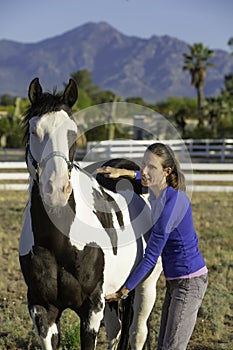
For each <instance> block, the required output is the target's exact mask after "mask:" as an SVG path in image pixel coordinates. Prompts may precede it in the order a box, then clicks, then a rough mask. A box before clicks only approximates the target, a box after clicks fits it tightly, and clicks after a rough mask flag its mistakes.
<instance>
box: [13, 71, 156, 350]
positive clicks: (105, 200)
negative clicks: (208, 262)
mask: <svg viewBox="0 0 233 350" xmlns="http://www.w3.org/2000/svg"><path fill="white" fill-rule="evenodd" d="M77 95H78V90H77V86H76V83H75V82H74V81H73V80H72V79H70V81H69V83H68V84H67V86H66V87H65V89H64V92H63V94H57V93H55V92H54V93H53V94H50V93H44V92H43V90H42V87H41V85H40V83H39V79H38V78H35V79H33V80H32V82H31V84H30V86H29V91H28V96H29V100H30V102H31V106H30V108H29V110H28V112H27V114H26V116H25V119H24V122H25V129H26V133H25V135H26V138H27V146H26V162H27V167H28V171H29V174H30V185H29V200H28V204H27V206H26V209H25V214H24V224H23V228H22V233H21V237H20V247H19V259H20V265H21V270H22V273H23V276H24V279H25V282H26V284H27V287H28V293H27V297H28V308H29V312H30V315H31V317H32V320H33V323H34V325H35V328H36V329H37V331H38V334H39V337H40V341H41V344H42V349H45V350H54V349H58V348H59V342H60V327H59V319H60V316H61V314H62V312H63V311H64V310H65V309H66V308H70V309H72V310H74V311H75V312H76V313H77V315H78V316H79V317H80V337H81V349H82V350H93V349H95V347H96V343H97V334H98V331H99V327H100V324H101V321H102V320H103V319H104V324H105V328H106V333H107V337H108V341H109V348H110V349H117V346H118V345H117V344H118V342H119V339H120V334H121V321H120V320H119V318H118V314H117V312H116V310H115V308H113V307H112V303H105V295H106V294H110V293H113V292H114V291H116V290H119V289H120V288H121V286H122V285H123V284H124V282H125V280H126V279H127V277H128V276H129V274H130V272H131V271H132V269H133V268H134V267H135V266H136V264H137V263H138V262H139V261H140V259H141V258H142V256H143V250H144V246H145V239H147V238H148V235H149V233H150V230H151V215H150V209H149V207H148V205H147V203H146V202H145V201H144V200H143V199H142V198H141V197H140V196H138V195H137V194H136V193H134V191H132V190H129V189H124V188H123V189H122V190H120V191H119V192H114V191H110V190H109V189H106V188H104V187H103V186H102V185H104V183H102V185H101V184H100V183H99V182H98V181H97V180H96V179H95V177H94V176H92V175H91V174H90V173H89V172H88V171H86V170H84V169H82V168H81V167H80V166H79V165H78V164H76V163H75V162H74V161H73V158H74V152H75V147H74V144H75V141H76V138H77V126H76V124H75V122H74V121H73V119H72V115H71V108H72V106H73V104H74V103H75V101H76V99H77ZM102 181H103V179H102ZM160 273H161V262H159V263H158V264H157V266H156V267H155V269H154V270H153V271H152V272H151V273H150V274H149V275H148V276H147V278H146V279H145V280H144V281H143V282H142V283H141V284H140V285H138V287H137V288H136V289H135V298H134V304H133V309H134V316H133V320H132V324H131V327H130V343H131V348H132V349H135V350H138V349H142V348H143V345H144V343H145V340H146V336H147V319H148V317H149V314H150V312H151V310H152V307H153V305H154V302H155V297H156V282H157V279H158V278H159V275H160Z"/></svg>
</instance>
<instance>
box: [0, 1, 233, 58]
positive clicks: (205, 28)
mask: <svg viewBox="0 0 233 350" xmlns="http://www.w3.org/2000/svg"><path fill="white" fill-rule="evenodd" d="M90 21H92V22H100V21H105V22H108V23H109V24H111V25H112V26H114V27H115V28H116V29H118V30H119V31H120V32H122V33H124V34H126V35H135V36H138V37H143V38H149V37H151V36H152V35H159V36H160V35H170V36H173V37H176V38H178V39H181V40H184V41H185V42H187V43H189V44H193V43H196V42H203V43H204V45H205V46H208V47H209V48H211V49H216V48H219V49H224V50H227V51H229V47H228V45H227V42H228V40H229V38H230V37H233V0H66V1H65V0H1V4H0V39H10V40H14V41H19V42H38V41H40V40H43V39H47V38H50V37H53V36H56V35H60V34H63V33H64V32H66V31H69V30H71V29H74V28H76V27H78V26H80V25H82V24H84V23H87V22H90Z"/></svg>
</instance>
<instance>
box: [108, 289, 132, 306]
mask: <svg viewBox="0 0 233 350" xmlns="http://www.w3.org/2000/svg"><path fill="white" fill-rule="evenodd" d="M129 292H130V290H129V289H127V288H126V287H125V286H124V287H122V288H121V290H119V292H116V293H112V294H108V295H106V297H105V301H106V302H111V301H119V300H121V299H125V298H127V296H128V294H129Z"/></svg>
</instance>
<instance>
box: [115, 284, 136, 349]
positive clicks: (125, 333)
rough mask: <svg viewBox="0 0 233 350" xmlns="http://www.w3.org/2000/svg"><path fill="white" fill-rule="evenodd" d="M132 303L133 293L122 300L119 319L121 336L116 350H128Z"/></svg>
mask: <svg viewBox="0 0 233 350" xmlns="http://www.w3.org/2000/svg"><path fill="white" fill-rule="evenodd" d="M133 301H134V291H132V292H130V293H129V296H128V298H127V299H125V300H122V302H121V306H120V318H121V324H122V325H121V336H120V340H119V343H118V346H117V350H128V349H129V348H130V345H129V328H130V325H131V323H132V319H133Z"/></svg>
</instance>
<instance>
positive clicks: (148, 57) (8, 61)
mask: <svg viewBox="0 0 233 350" xmlns="http://www.w3.org/2000/svg"><path fill="white" fill-rule="evenodd" d="M200 41H201V38H200ZM191 44H192V43H191ZM187 45H188V43H186V42H183V41H181V40H178V39H176V38H172V37H169V36H156V35H154V36H152V37H151V38H149V39H142V38H138V37H132V36H126V35H124V34H122V33H120V32H119V31H117V30H116V29H115V28H113V27H112V26H110V25H109V24H107V23H104V22H100V23H87V24H85V25H82V26H80V27H77V28H75V29H73V30H71V31H69V32H66V33H64V34H62V35H59V36H56V37H53V38H49V39H46V40H43V41H40V42H37V43H31V44H23V43H19V42H14V41H8V40H0V94H1V95H2V94H5V93H8V94H12V95H19V96H26V95H27V88H28V84H29V83H30V81H31V80H32V79H33V78H34V77H35V76H39V78H40V81H41V83H42V85H43V86H44V88H45V89H50V90H52V89H53V87H55V86H57V87H58V88H59V89H60V88H62V87H63V83H64V82H67V81H68V79H69V77H70V74H71V73H73V72H76V71H78V70H81V69H88V70H90V71H91V72H92V75H93V78H94V81H95V83H96V84H97V85H99V86H100V87H101V89H108V90H112V91H114V92H115V93H117V94H119V95H120V96H122V97H129V96H141V97H143V98H144V99H145V100H146V101H148V102H152V103H153V102H155V101H158V100H163V99H166V98H167V97H168V96H180V97H184V96H188V97H192V96H195V89H194V88H193V87H191V85H190V77H189V74H188V72H184V71H182V66H183V63H184V61H183V56H182V54H183V53H184V52H188V48H187ZM211 49H214V48H211ZM214 50H215V52H216V56H215V58H214V59H213V60H212V61H213V63H214V64H215V68H213V69H209V71H208V74H207V82H206V86H205V94H206V95H207V96H208V95H214V94H217V93H218V92H219V91H220V90H221V88H222V87H223V79H224V76H225V75H226V74H229V73H230V72H233V57H232V56H231V55H230V54H229V53H227V52H225V51H223V50H216V49H214Z"/></svg>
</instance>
